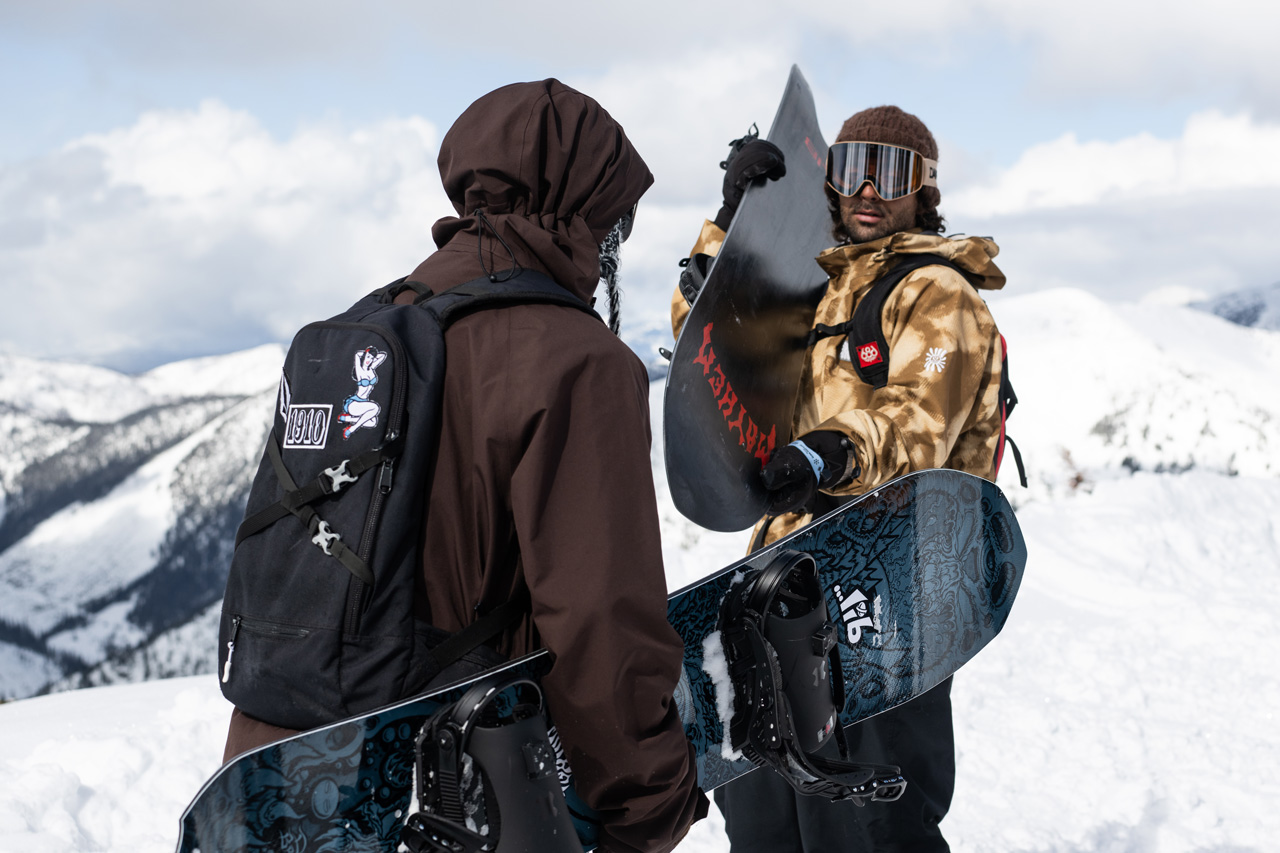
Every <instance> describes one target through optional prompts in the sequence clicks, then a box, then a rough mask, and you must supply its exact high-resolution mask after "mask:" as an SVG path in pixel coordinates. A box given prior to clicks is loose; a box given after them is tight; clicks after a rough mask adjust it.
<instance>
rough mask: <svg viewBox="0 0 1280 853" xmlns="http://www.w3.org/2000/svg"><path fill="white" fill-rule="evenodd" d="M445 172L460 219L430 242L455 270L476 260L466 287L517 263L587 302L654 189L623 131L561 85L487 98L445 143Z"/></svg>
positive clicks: (448, 220)
mask: <svg viewBox="0 0 1280 853" xmlns="http://www.w3.org/2000/svg"><path fill="white" fill-rule="evenodd" d="M438 162H439V166H440V177H441V178H442V179H443V181H444V189H445V193H446V194H447V195H448V196H449V200H450V201H451V202H452V203H453V207H454V210H456V211H457V214H458V215H457V216H449V217H445V218H444V219H441V220H439V221H438V222H436V223H435V225H434V226H433V227H432V229H431V235H432V237H433V238H434V239H435V242H436V246H437V247H439V248H440V249H441V250H446V249H447V250H449V251H450V253H451V254H454V253H458V254H454V257H453V259H452V262H451V263H449V264H447V266H448V267H449V268H450V269H453V270H456V269H457V268H458V266H459V262H461V264H462V265H463V266H465V264H466V262H465V260H463V256H464V253H465V255H469V256H470V257H471V258H472V259H474V269H472V270H470V272H471V273H472V274H470V275H469V276H468V279H469V278H478V277H479V276H481V275H484V274H486V273H490V272H495V271H499V270H503V269H507V268H509V267H510V266H511V265H512V263H511V262H512V256H513V255H514V260H515V262H516V263H517V264H519V265H520V266H522V267H531V268H533V269H537V270H540V271H541V272H545V273H546V274H547V275H549V276H551V277H552V278H553V279H555V280H556V281H557V282H559V283H560V284H561V285H562V286H564V287H566V288H568V289H569V290H571V291H572V292H573V293H575V294H576V295H578V296H579V297H581V298H583V299H584V300H589V299H590V297H591V295H592V293H593V292H594V291H595V288H596V285H597V283H598V282H599V280H600V262H599V257H600V256H599V252H600V243H601V242H602V241H603V240H604V238H605V235H606V234H608V233H609V231H610V229H612V228H613V226H614V224H615V223H617V221H618V220H619V219H621V218H622V215H623V214H624V213H626V212H627V211H628V210H630V209H631V207H632V205H634V204H635V203H636V202H637V201H639V200H640V197H641V196H642V195H643V194H644V192H645V190H647V189H648V188H649V186H650V185H651V184H652V183H653V175H652V174H650V172H649V168H648V167H647V166H646V165H645V162H644V160H642V159H641V157H640V155H639V153H638V152H637V151H636V149H635V147H634V146H633V145H632V144H631V141H630V140H629V139H627V135H626V133H625V132H624V131H623V129H622V126H621V125H620V124H618V123H617V122H616V121H615V120H614V119H613V117H612V116H610V115H609V113H608V112H606V111H605V110H604V108H603V107H601V106H600V105H599V104H598V103H596V102H595V101H594V100H593V99H591V98H589V97H588V96H586V95H584V94H582V93H581V92H578V91H575V90H573V89H571V88H569V87H568V86H566V85H564V84H563V83H561V82H560V81H559V80H554V79H548V80H543V81H541V82H537V83H514V84H512V85H510V86H504V87H502V88H501V89H497V90H495V91H493V92H490V93H489V94H487V95H485V96H483V97H481V98H480V99H479V100H477V101H476V102H475V103H473V104H472V105H471V106H470V107H468V108H467V109H466V111H465V112H463V114H462V115H461V116H460V117H459V118H458V120H457V121H456V122H454V124H453V127H451V128H449V132H448V133H446V134H445V137H444V140H443V141H442V142H441V144H440V156H439V159H438ZM482 213H483V220H482V219H481V214H482ZM497 238H501V241H503V242H505V243H506V245H507V247H509V248H510V251H509V252H508V249H507V248H506V247H504V246H503V245H502V242H500V241H499V240H498V239H497ZM481 249H483V258H484V260H483V261H482V260H481V258H480V255H481V252H480V250H481ZM428 260H430V259H428ZM424 266H427V264H426V263H425V262H424ZM420 269H421V268H420ZM413 277H414V278H415V279H416V278H418V277H419V276H418V275H417V274H416V273H415V275H414V276H413ZM462 280H467V279H462ZM460 281H461V280H460ZM460 281H455V282H451V283H452V284H457V283H460Z"/></svg>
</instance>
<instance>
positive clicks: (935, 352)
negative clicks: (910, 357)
mask: <svg viewBox="0 0 1280 853" xmlns="http://www.w3.org/2000/svg"><path fill="white" fill-rule="evenodd" d="M946 366H947V353H946V350H944V349H943V348H942V347H933V348H932V349H930V350H929V352H928V353H926V354H925V357H924V372H925V373H941V372H942V369H943V368H944V367H946Z"/></svg>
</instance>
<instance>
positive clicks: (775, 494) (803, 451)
mask: <svg viewBox="0 0 1280 853" xmlns="http://www.w3.org/2000/svg"><path fill="white" fill-rule="evenodd" d="M853 456H854V451H853V442H851V441H850V440H849V438H848V437H847V436H844V435H841V434H840V433H838V432H832V431H829V430H816V431H814V432H810V433H806V434H805V435H804V436H802V437H801V438H799V439H796V440H795V441H793V442H791V443H790V444H788V445H787V446H786V447H784V448H782V449H781V450H779V451H778V452H777V453H775V454H773V458H772V459H770V460H769V462H768V464H767V465H765V466H764V468H763V469H762V470H761V471H760V479H761V480H762V481H763V482H764V487H765V488H766V489H768V490H769V503H768V506H767V508H766V512H768V514H769V515H782V514H784V513H788V512H800V511H803V510H804V509H805V507H807V506H808V505H809V504H810V503H811V502H812V501H813V499H814V497H815V496H816V495H817V494H818V489H819V488H824V489H829V488H831V487H832V486H835V485H838V484H839V483H840V482H841V481H842V480H844V479H845V478H846V475H847V474H850V473H852V476H853V477H856V476H858V473H859V470H858V467H857V465H856V460H854V458H853ZM851 468H852V469H853V470H852V472H850V469H851Z"/></svg>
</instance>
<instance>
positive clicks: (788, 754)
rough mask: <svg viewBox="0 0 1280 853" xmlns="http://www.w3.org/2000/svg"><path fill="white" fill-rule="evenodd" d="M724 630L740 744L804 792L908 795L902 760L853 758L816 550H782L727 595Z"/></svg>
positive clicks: (863, 797) (733, 724)
mask: <svg viewBox="0 0 1280 853" xmlns="http://www.w3.org/2000/svg"><path fill="white" fill-rule="evenodd" d="M718 627H719V628H720V632H721V637H722V638H723V642H724V649H725V657H726V659H727V660H728V663H729V675H730V678H731V679H732V682H733V716H732V718H731V720H730V723H729V738H730V744H731V745H732V746H733V748H734V749H737V750H739V751H741V752H742V754H743V755H744V756H745V757H746V758H748V759H749V760H750V761H751V762H752V763H753V764H755V765H757V766H760V767H769V768H771V769H772V770H774V771H776V772H777V773H778V774H779V775H780V776H782V778H783V779H785V780H786V781H787V783H788V784H789V785H791V787H792V788H794V789H795V790H796V791H798V792H799V793H801V794H806V795H817V796H823V797H827V798H828V799H832V800H852V801H853V802H854V803H855V804H856V805H863V804H864V803H866V802H867V801H868V800H876V801H882V802H889V801H892V800H896V799H898V798H899V797H901V796H902V793H903V791H904V790H905V789H906V784H907V783H906V780H905V779H904V778H903V777H902V774H901V772H900V771H899V769H898V768H897V767H893V766H890V765H879V764H859V763H855V762H851V761H849V760H848V754H849V749H848V744H847V742H846V740H845V736H844V729H843V727H842V726H841V725H840V719H839V710H840V708H842V707H843V706H844V699H845V695H844V675H843V670H842V669H841V668H840V652H839V646H838V643H837V636H838V634H837V629H836V627H835V625H834V624H832V622H831V621H830V620H829V619H828V610H827V601H826V596H825V595H824V594H823V591H822V587H821V584H820V582H819V580H818V567H817V564H816V563H815V562H814V561H813V558H812V557H810V556H809V555H808V554H805V553H802V552H799V551H783V552H782V553H780V554H779V555H778V556H777V557H776V558H775V559H774V560H773V562H771V563H770V564H769V565H767V566H765V567H764V568H763V569H760V570H759V571H757V572H756V573H755V574H754V576H752V577H750V578H749V579H748V580H747V581H746V582H744V583H743V584H742V585H741V586H740V587H738V588H735V589H734V590H732V591H731V592H730V593H729V595H728V596H726V597H725V600H724V604H723V605H722V606H721V609H720V620H719V626H718ZM810 679H811V680H810Z"/></svg>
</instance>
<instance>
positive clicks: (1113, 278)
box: [941, 111, 1280, 299]
mask: <svg viewBox="0 0 1280 853" xmlns="http://www.w3.org/2000/svg"><path fill="white" fill-rule="evenodd" d="M1276 151H1280V124H1277V123H1271V122H1263V121H1257V120H1255V119H1253V118H1251V117H1250V116H1248V115H1245V114H1238V115H1224V114H1222V113H1219V112H1216V111H1207V112H1203V113H1197V114H1195V115H1193V116H1191V117H1190V118H1189V119H1188V120H1187V122H1186V125H1185V127H1184V129H1183V133H1182V135H1181V136H1179V137H1177V138H1173V139H1159V138H1156V137H1154V136H1152V135H1150V134H1145V133H1144V134H1139V135H1136V136H1133V137H1129V138H1126V139H1120V140H1117V141H1115V142H1100V141H1094V140H1083V141H1082V140H1080V139H1079V138H1077V137H1076V136H1075V135H1074V134H1067V135H1064V136H1062V137H1060V138H1059V139H1056V140H1052V141H1050V142H1046V143H1042V144H1039V145H1035V146H1032V147H1031V148H1029V149H1028V150H1027V151H1026V152H1025V153H1023V155H1022V156H1021V157H1019V158H1018V160H1017V162H1015V163H1014V164H1013V165H1012V166H1011V167H1010V168H1008V169H1006V170H1004V171H999V172H996V173H994V174H986V175H981V176H980V175H972V176H970V179H969V181H970V182H969V183H968V185H962V186H961V187H959V188H958V189H956V190H954V191H946V192H944V195H943V202H942V208H941V209H942V213H943V214H944V215H945V216H946V217H947V220H948V226H949V228H951V229H954V230H960V231H965V232H969V233H974V234H991V235H994V236H995V237H996V238H997V240H998V241H999V242H1000V244H1001V246H1003V247H1004V253H1003V254H1002V256H1001V259H1000V263H1001V266H1002V267H1003V268H1004V269H1005V271H1006V272H1007V273H1008V274H1009V277H1010V288H1011V290H1015V289H1016V290H1027V289H1031V290H1038V289H1043V288H1047V287H1057V286H1070V287H1079V288H1083V289H1085V290H1089V291H1091V292H1093V293H1096V294H1098V295H1099V296H1102V297H1104V298H1108V299H1139V298H1142V297H1143V296H1145V295H1148V294H1152V293H1156V292H1163V293H1165V294H1170V293H1174V292H1181V293H1183V294H1192V293H1198V294H1218V293H1224V292H1228V291H1232V290H1237V289H1241V288H1252V287H1258V286H1262V285H1266V284H1270V283H1271V282H1274V281H1276V280H1280V256H1278V255H1277V253H1276V251H1275V248H1274V247H1275V242H1274V239H1273V238H1272V237H1271V235H1270V232H1271V231H1272V230H1274V223H1275V222H1276V221H1277V219H1280V162H1277V161H1276V159H1275V157H1274V152H1276Z"/></svg>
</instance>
